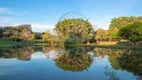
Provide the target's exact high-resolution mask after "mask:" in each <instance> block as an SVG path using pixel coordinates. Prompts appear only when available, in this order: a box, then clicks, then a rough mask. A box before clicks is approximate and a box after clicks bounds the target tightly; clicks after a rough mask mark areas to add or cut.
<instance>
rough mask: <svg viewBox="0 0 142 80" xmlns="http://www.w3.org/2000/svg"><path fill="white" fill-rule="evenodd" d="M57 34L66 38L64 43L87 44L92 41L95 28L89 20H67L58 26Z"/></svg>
mask: <svg viewBox="0 0 142 80" xmlns="http://www.w3.org/2000/svg"><path fill="white" fill-rule="evenodd" d="M55 30H56V31H57V34H59V35H60V36H62V37H64V38H65V41H64V42H85V41H86V40H89V39H92V37H93V27H92V25H91V24H90V22H88V21H87V20H83V19H80V18H79V19H78V18H77V19H74V18H72V19H65V20H63V21H60V22H58V23H57V24H56V28H55Z"/></svg>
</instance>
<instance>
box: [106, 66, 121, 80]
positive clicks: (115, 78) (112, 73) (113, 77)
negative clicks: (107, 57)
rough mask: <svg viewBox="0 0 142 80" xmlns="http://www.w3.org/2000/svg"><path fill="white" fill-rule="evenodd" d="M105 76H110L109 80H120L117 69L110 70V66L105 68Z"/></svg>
mask: <svg viewBox="0 0 142 80" xmlns="http://www.w3.org/2000/svg"><path fill="white" fill-rule="evenodd" d="M105 70H106V71H105V75H106V76H109V80H120V78H119V76H118V75H117V72H116V70H115V69H112V68H109V67H108V66H106V67H105Z"/></svg>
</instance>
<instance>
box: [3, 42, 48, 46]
mask: <svg viewBox="0 0 142 80" xmlns="http://www.w3.org/2000/svg"><path fill="white" fill-rule="evenodd" d="M32 45H49V44H48V43H43V42H14V41H0V47H6V46H7V47H10V46H32Z"/></svg>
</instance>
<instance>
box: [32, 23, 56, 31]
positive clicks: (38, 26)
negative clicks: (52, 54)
mask: <svg viewBox="0 0 142 80" xmlns="http://www.w3.org/2000/svg"><path fill="white" fill-rule="evenodd" d="M31 25H32V30H33V31H35V32H39V31H40V32H44V31H46V30H51V29H54V28H55V26H54V25H43V24H31Z"/></svg>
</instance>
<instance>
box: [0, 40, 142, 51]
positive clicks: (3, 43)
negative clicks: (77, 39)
mask: <svg viewBox="0 0 142 80" xmlns="http://www.w3.org/2000/svg"><path fill="white" fill-rule="evenodd" d="M48 45H50V44H49V43H47V42H46V43H45V42H41V41H36V42H35V41H34V42H13V41H0V47H12V46H48ZM66 46H85V47H87V46H88V47H99V48H111V49H112V48H113V49H130V50H142V45H139V46H135V47H134V46H131V44H129V43H127V42H120V43H117V44H116V43H112V44H111V43H101V44H94V43H92V44H90V45H86V44H67V45H66Z"/></svg>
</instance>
